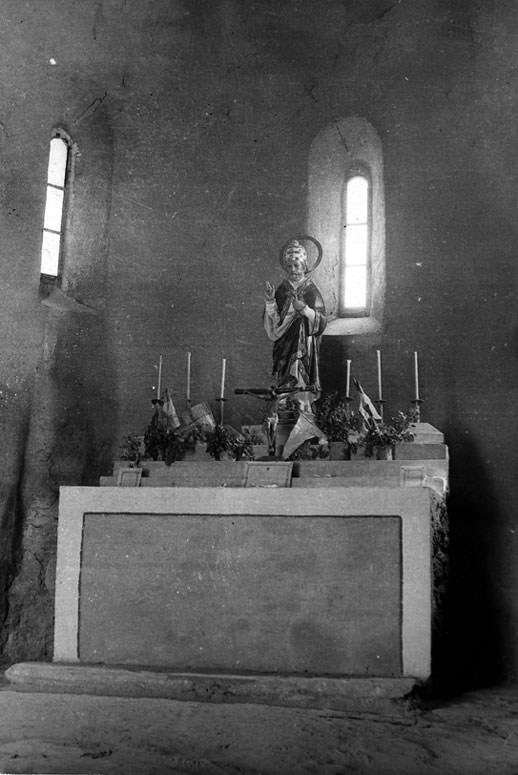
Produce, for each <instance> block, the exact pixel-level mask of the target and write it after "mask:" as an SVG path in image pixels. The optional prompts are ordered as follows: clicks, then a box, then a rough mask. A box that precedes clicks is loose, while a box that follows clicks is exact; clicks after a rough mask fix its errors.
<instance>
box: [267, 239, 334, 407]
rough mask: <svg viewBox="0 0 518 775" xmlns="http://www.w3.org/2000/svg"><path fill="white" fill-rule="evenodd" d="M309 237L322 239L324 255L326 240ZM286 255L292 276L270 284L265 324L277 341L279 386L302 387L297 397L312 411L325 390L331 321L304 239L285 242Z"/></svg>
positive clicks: (285, 266)
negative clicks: (325, 339)
mask: <svg viewBox="0 0 518 775" xmlns="http://www.w3.org/2000/svg"><path fill="white" fill-rule="evenodd" d="M300 239H302V238H300ZM306 239H311V240H312V242H315V244H317V246H318V248H319V259H318V260H320V258H321V248H320V244H319V243H317V242H316V240H313V238H309V237H307V238H306ZM280 260H281V265H282V267H283V269H284V271H285V272H286V279H284V280H283V281H282V282H281V284H280V285H279V287H278V288H277V289H275V288H274V286H273V285H272V284H271V283H269V282H267V283H266V288H265V309H264V327H265V330H266V333H267V334H268V337H269V339H271V341H272V342H273V343H274V344H273V387H274V388H276V390H278V391H282V389H283V388H288V389H289V391H290V392H292V391H293V389H294V388H300V393H299V392H298V391H297V393H296V395H295V396H294V397H295V398H296V399H297V401H298V403H299V406H300V409H301V410H302V411H311V402H312V401H315V400H316V398H318V395H319V393H320V375H319V352H320V339H321V336H322V334H323V332H324V329H325V327H326V322H327V319H326V310H325V305H324V300H323V299H322V295H321V293H320V291H319V289H318V287H317V286H316V285H315V283H314V282H313V280H312V279H311V274H310V271H308V257H307V252H306V249H305V247H304V245H302V243H301V242H299V240H297V239H293V240H290V242H288V243H287V244H286V245H285V246H284V248H283V250H282V252H281V258H280ZM317 263H318V262H317ZM315 266H316V264H315ZM314 268H315V267H313V269H314ZM311 271H313V270H311Z"/></svg>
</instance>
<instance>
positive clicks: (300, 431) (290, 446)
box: [282, 412, 327, 460]
mask: <svg viewBox="0 0 518 775" xmlns="http://www.w3.org/2000/svg"><path fill="white" fill-rule="evenodd" d="M315 437H317V438H318V439H325V438H327V437H326V434H325V433H324V432H323V431H321V430H320V428H319V427H318V425H316V424H315V421H314V420H313V415H312V414H306V413H305V412H301V413H300V415H299V419H298V420H297V422H296V423H295V426H294V428H293V430H292V432H291V433H290V435H289V436H288V439H287V441H286V444H285V445H284V449H283V450H282V456H283V458H284V459H285V460H286V459H287V458H289V456H290V455H291V454H292V453H293V452H295V450H296V449H297V448H298V447H300V445H301V444H304V442H305V441H308V439H314V438H315Z"/></svg>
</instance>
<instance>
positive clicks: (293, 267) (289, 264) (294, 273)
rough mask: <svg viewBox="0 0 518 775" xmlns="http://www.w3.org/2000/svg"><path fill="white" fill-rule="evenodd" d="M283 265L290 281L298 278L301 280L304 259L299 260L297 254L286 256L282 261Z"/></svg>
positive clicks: (303, 270)
mask: <svg viewBox="0 0 518 775" xmlns="http://www.w3.org/2000/svg"><path fill="white" fill-rule="evenodd" d="M284 266H285V269H286V274H287V275H288V280H291V281H292V282H297V281H298V280H302V278H303V277H304V274H305V264H304V261H301V259H300V258H298V256H287V257H286V259H285V261H284Z"/></svg>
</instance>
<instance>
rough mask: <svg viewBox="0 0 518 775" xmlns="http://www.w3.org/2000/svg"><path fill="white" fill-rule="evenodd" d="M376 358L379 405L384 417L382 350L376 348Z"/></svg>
mask: <svg viewBox="0 0 518 775" xmlns="http://www.w3.org/2000/svg"><path fill="white" fill-rule="evenodd" d="M376 359H377V363H378V402H377V403H378V406H379V412H380V415H381V417H383V404H384V403H385V401H384V400H383V389H382V385H381V350H376Z"/></svg>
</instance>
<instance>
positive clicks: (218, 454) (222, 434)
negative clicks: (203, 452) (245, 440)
mask: <svg viewBox="0 0 518 775" xmlns="http://www.w3.org/2000/svg"><path fill="white" fill-rule="evenodd" d="M239 437H240V434H236V431H234V430H233V429H232V428H228V427H226V426H225V425H216V427H215V428H214V430H213V431H209V433H208V434H207V437H206V438H207V452H208V453H209V455H211V456H212V457H213V458H214V459H215V460H221V458H222V456H224V455H227V456H229V457H233V458H236V457H237V454H238V450H239V449H240V447H241V446H242V441H241V439H240V438H239Z"/></svg>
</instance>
